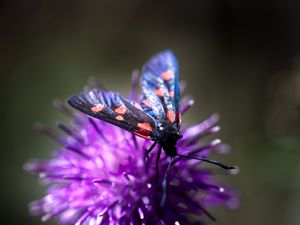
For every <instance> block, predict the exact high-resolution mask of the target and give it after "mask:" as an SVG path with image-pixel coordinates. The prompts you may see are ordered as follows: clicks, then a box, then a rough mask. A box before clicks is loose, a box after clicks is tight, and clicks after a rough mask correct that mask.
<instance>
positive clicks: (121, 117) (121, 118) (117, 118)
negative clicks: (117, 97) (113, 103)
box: [116, 116, 124, 121]
mask: <svg viewBox="0 0 300 225" xmlns="http://www.w3.org/2000/svg"><path fill="white" fill-rule="evenodd" d="M116 120H120V121H121V120H124V118H123V116H117V117H116Z"/></svg>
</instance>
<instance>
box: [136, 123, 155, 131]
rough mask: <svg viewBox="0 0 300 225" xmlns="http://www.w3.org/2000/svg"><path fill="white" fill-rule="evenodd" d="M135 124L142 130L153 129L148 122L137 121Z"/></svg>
mask: <svg viewBox="0 0 300 225" xmlns="http://www.w3.org/2000/svg"><path fill="white" fill-rule="evenodd" d="M137 126H138V127H139V128H141V129H143V130H147V131H153V128H152V127H151V125H150V124H149V123H146V122H144V123H138V124H137Z"/></svg>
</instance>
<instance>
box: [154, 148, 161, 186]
mask: <svg viewBox="0 0 300 225" xmlns="http://www.w3.org/2000/svg"><path fill="white" fill-rule="evenodd" d="M161 149H162V148H161V147H160V148H159V149H158V153H157V158H156V163H155V165H156V166H155V167H156V180H158V163H159V158H160V154H161Z"/></svg>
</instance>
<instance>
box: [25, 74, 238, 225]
mask: <svg viewBox="0 0 300 225" xmlns="http://www.w3.org/2000/svg"><path fill="white" fill-rule="evenodd" d="M133 77H134V78H133V88H132V90H133V91H132V93H131V97H132V98H134V97H135V96H136V93H135V90H136V84H137V82H136V80H137V77H136V74H135V75H134V76H133ZM182 86H183V85H182ZM192 105H193V100H191V99H189V98H188V97H185V98H182V100H181V102H180V112H181V114H184V113H185V112H186V111H187V110H188V109H189V108H190V107H191V106H192ZM55 106H57V108H59V109H60V110H61V111H62V112H64V113H65V114H66V115H68V116H69V117H70V119H71V125H69V126H67V125H64V124H62V123H58V124H57V126H58V128H59V129H60V130H62V131H63V132H64V135H63V136H60V135H57V134H55V133H54V132H52V131H50V130H48V129H47V128H45V127H44V126H43V125H40V124H38V125H37V128H38V129H39V130H41V131H42V132H44V133H46V134H47V135H48V136H50V137H52V138H54V139H55V140H56V141H57V142H59V143H60V144H61V147H60V148H59V149H58V150H57V151H55V152H54V153H53V155H52V158H51V159H50V160H47V161H32V162H29V163H27V164H26V165H25V169H26V170H27V171H29V172H31V173H33V174H37V175H39V177H40V179H41V180H42V181H43V183H44V184H45V185H47V186H48V191H47V194H46V196H45V197H43V198H42V199H40V200H37V201H34V202H32V203H31V204H30V211H31V213H32V214H34V215H40V214H41V215H43V216H42V221H46V220H48V219H50V218H52V217H57V218H58V221H59V223H61V224H76V225H96V224H99V225H150V224H153V225H156V224H157V225H158V224H159V225H171V224H172V225H183V224H205V223H206V221H207V220H209V219H212V220H214V217H213V216H212V215H211V214H210V213H209V212H208V211H207V207H208V206H213V205H222V204H223V205H224V204H225V205H227V206H228V207H230V208H234V207H236V206H237V204H238V201H237V198H236V195H235V193H234V191H233V190H232V189H231V188H229V187H227V186H225V185H223V184H221V183H220V182H218V181H217V180H216V179H215V173H216V169H217V168H218V167H216V166H213V167H211V166H210V167H208V165H209V164H207V163H206V162H202V161H199V160H194V159H188V158H180V157H178V158H175V159H174V161H173V164H172V165H171V167H170V169H169V171H168V173H167V177H168V178H167V180H166V181H167V184H166V193H167V196H166V200H165V203H164V205H163V206H161V200H162V198H163V192H164V190H163V185H162V183H163V181H164V176H165V174H166V170H167V167H168V165H169V161H170V159H169V157H168V156H166V155H165V153H164V152H162V153H161V156H160V160H159V167H158V171H157V169H156V163H155V160H156V158H157V154H158V152H159V151H158V148H159V146H158V145H157V146H156V147H155V149H154V150H153V151H152V152H151V153H150V154H149V156H148V157H146V153H145V152H146V151H145V149H149V147H150V146H151V144H152V141H151V140H145V139H142V138H139V137H136V136H134V135H133V134H131V133H129V132H127V131H124V130H122V129H121V128H119V127H117V126H114V125H111V124H108V123H106V122H103V121H101V120H97V119H94V118H91V117H89V116H87V115H85V114H82V113H79V112H74V111H71V110H69V109H68V108H67V107H65V106H64V104H63V103H62V102H59V101H56V102H55ZM217 122H218V116H217V115H212V116H211V117H209V118H208V119H207V120H205V121H203V122H201V123H199V124H196V125H194V126H191V127H185V126H184V124H183V126H182V128H181V134H182V138H181V139H180V140H179V141H178V142H177V149H178V153H179V154H183V155H188V156H194V157H203V158H207V157H209V156H210V155H211V153H212V152H213V151H215V152H218V153H225V152H227V151H228V146H227V145H225V144H221V141H220V140H219V139H214V140H212V141H210V142H208V143H203V141H202V140H203V138H204V137H206V136H208V135H212V134H215V133H217V132H218V131H219V129H220V128H219V126H218V125H217ZM212 168H213V169H212ZM218 169H219V168H218ZM217 171H219V170H217ZM157 172H158V175H157ZM231 172H232V170H231Z"/></svg>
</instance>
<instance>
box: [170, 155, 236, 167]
mask: <svg viewBox="0 0 300 225" xmlns="http://www.w3.org/2000/svg"><path fill="white" fill-rule="evenodd" d="M176 155H177V156H179V157H183V158H188V159H196V160H199V161H203V162H207V163H210V164H213V165H216V166H219V167H221V168H223V169H226V170H234V169H236V168H235V167H234V166H226V165H224V164H223V163H220V162H218V161H216V160H210V159H205V158H199V157H194V156H189V155H181V154H178V153H177V154H176Z"/></svg>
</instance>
